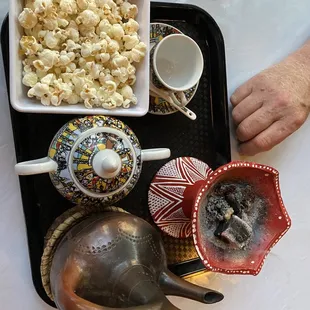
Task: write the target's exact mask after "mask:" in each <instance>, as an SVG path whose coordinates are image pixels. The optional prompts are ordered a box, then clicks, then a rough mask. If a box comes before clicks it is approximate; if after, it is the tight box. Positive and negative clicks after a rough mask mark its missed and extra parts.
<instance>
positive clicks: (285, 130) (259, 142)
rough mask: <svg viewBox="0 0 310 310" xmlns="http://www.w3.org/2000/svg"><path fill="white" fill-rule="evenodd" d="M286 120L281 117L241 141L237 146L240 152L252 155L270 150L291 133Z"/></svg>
mask: <svg viewBox="0 0 310 310" xmlns="http://www.w3.org/2000/svg"><path fill="white" fill-rule="evenodd" d="M286 122H287V121H286V120H285V119H281V120H279V121H277V122H275V123H273V124H272V125H271V126H270V127H268V128H267V129H266V130H264V131H263V132H261V133H260V134H259V135H257V136H256V137H254V138H253V139H252V140H250V141H248V142H245V143H242V144H241V145H240V148H239V152H240V154H242V155H247V156H254V155H256V154H258V153H261V152H266V151H269V150H271V149H272V148H273V147H274V146H276V145H277V144H279V143H281V142H282V141H283V140H284V139H286V138H287V137H288V136H289V135H290V134H291V133H292V131H291V130H290V129H289V127H288V126H287V124H286Z"/></svg>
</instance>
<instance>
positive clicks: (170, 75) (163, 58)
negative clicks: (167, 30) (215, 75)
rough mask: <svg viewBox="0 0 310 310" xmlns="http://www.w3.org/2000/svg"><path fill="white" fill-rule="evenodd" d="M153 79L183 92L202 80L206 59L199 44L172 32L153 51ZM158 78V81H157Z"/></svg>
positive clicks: (155, 83) (167, 87)
mask: <svg viewBox="0 0 310 310" xmlns="http://www.w3.org/2000/svg"><path fill="white" fill-rule="evenodd" d="M151 67H152V69H153V70H152V71H153V72H154V74H153V76H152V80H153V78H154V75H155V76H156V77H155V81H154V80H153V84H154V85H155V86H160V85H157V84H158V82H160V84H161V86H164V88H166V89H168V90H171V91H173V92H183V91H186V90H188V89H190V88H192V87H194V86H195V85H196V84H197V83H198V82H199V80H200V78H201V76H202V73H203V69H204V59H203V55H202V52H201V49H200V47H199V46H198V44H197V43H196V42H195V41H194V40H193V39H192V38H190V37H188V36H186V35H183V34H172V35H169V36H167V37H165V38H164V39H163V40H161V41H160V42H159V43H157V44H156V45H155V46H154V47H153V49H152V51H151ZM156 79H157V80H158V81H156Z"/></svg>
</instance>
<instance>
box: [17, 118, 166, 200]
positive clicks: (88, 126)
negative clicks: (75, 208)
mask: <svg viewBox="0 0 310 310" xmlns="http://www.w3.org/2000/svg"><path fill="white" fill-rule="evenodd" d="M169 157H170V150H169V149H165V148H164V149H151V150H142V149H141V146H140V143H139V141H138V139H137V137H136V135H135V134H134V133H133V131H132V130H131V129H130V128H129V127H128V126H127V125H125V124H124V123H123V122H122V121H120V120H118V119H115V118H111V117H106V116H87V117H84V118H77V119H74V120H72V121H70V122H68V123H67V124H65V125H64V126H63V127H62V128H61V129H60V130H59V131H58V133H57V134H56V136H55V137H54V139H53V141H52V143H51V145H50V148H49V152H48V157H46V158H42V159H39V160H33V161H28V162H23V163H18V164H17V165H16V166H15V170H16V173H17V174H18V175H34V174H41V173H49V174H50V178H51V180H52V183H53V184H54V186H55V187H56V189H57V190H58V191H59V192H60V193H61V194H62V195H63V196H64V197H65V198H67V199H68V200H70V201H72V202H73V203H76V204H80V203H83V204H84V205H85V204H93V203H97V202H99V203H104V204H106V205H111V204H114V203H115V202H117V201H119V200H121V199H123V198H124V197H125V196H126V195H128V194H129V192H130V191H131V190H132V189H133V188H134V186H135V185H136V183H137V182H138V179H139V177H140V174H141V170H142V163H143V161H151V160H160V159H165V158H169Z"/></svg>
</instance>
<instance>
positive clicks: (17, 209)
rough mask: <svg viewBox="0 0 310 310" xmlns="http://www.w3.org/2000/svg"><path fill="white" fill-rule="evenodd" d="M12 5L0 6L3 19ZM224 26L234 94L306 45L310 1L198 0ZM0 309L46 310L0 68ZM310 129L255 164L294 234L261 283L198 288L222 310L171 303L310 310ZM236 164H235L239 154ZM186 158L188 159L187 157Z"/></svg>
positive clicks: (215, 278)
mask: <svg viewBox="0 0 310 310" xmlns="http://www.w3.org/2000/svg"><path fill="white" fill-rule="evenodd" d="M9 1H10V0H0V19H1V21H2V19H3V18H4V15H5V14H6V12H7V11H8V6H9ZM171 2H181V3H186V2H187V3H192V4H197V5H199V6H201V7H203V8H204V9H206V10H207V11H208V12H209V13H210V14H211V15H212V16H213V17H214V18H215V20H216V21H217V22H218V24H219V25H220V27H221V29H222V31H223V34H224V38H225V43H226V52H227V69H228V72H227V74H228V87H229V93H230V94H231V92H232V91H233V90H234V89H235V88H236V87H237V86H238V85H240V83H242V82H244V81H245V80H246V79H248V78H249V77H251V76H253V75H254V74H255V73H257V72H259V71H260V70H261V69H263V68H265V67H267V66H269V65H271V64H273V63H274V62H276V61H278V60H280V59H281V58H282V57H284V56H286V55H287V54H288V53H290V52H291V51H293V50H294V49H296V48H297V47H298V46H299V45H301V44H302V43H303V42H304V41H305V40H306V39H307V38H308V36H309V34H310V18H309V14H310V13H309V12H310V1H309V0H298V1H296V0H272V1H271V0H193V1H186V0H183V1H181V0H180V1H171ZM0 66H1V70H0V98H1V99H2V103H1V105H0V171H1V177H0V275H1V276H0V304H1V305H0V308H1V309H5V310H13V309H14V310H15V309H23V310H42V309H43V310H48V309H52V308H50V307H49V306H47V305H46V304H45V303H44V302H43V301H42V300H41V299H40V298H39V297H38V295H37V293H36V292H35V290H34V288H33V284H32V279H31V273H30V265H29V259H28V248H27V239H26V230H25V223H24V218H23V211H22V205H21V197H20V193H19V185H18V180H17V177H16V176H15V174H14V170H13V166H14V163H15V156H14V145H13V138H12V131H11V122H10V117H9V110H8V102H7V91H6V85H5V80H4V73H3V70H2V67H3V63H2V60H1V61H0ZM309 133H310V122H308V123H307V124H305V125H304V126H303V128H302V129H301V130H300V131H299V132H298V133H296V134H294V135H293V136H292V137H290V138H289V139H287V140H286V141H285V142H284V143H283V144H282V145H280V146H279V147H277V148H275V149H274V150H273V151H271V152H269V153H267V154H264V155H259V156H257V157H255V158H251V160H256V161H258V162H260V163H264V164H269V165H271V166H274V167H275V168H277V169H278V170H279V171H280V181H281V187H282V192H283V199H284V202H285V204H286V207H287V209H288V211H289V213H290V215H291V217H292V221H293V226H292V228H291V230H290V231H289V233H288V234H287V235H286V236H285V237H284V238H283V239H282V241H281V242H280V243H279V244H278V245H277V246H276V247H275V248H274V249H273V251H272V253H271V254H270V256H269V258H268V259H267V262H266V264H265V266H264V268H263V270H262V272H261V274H260V275H259V276H257V277H248V276H223V275H212V276H210V277H209V278H208V277H206V276H203V277H199V278H197V279H194V281H195V282H196V283H199V284H206V285H208V286H210V287H212V288H214V289H219V290H220V291H222V292H223V293H224V295H225V297H226V298H225V300H224V302H222V303H220V304H218V305H216V306H205V305H201V304H198V303H195V302H192V301H188V300H184V299H182V298H172V300H173V302H174V303H175V304H176V305H177V306H178V307H180V308H181V309H195V310H200V309H214V310H224V309H225V310H227V309H240V310H246V309H252V310H262V309H264V310H289V309H292V310H303V309H308V307H309V306H308V302H309V301H308V300H309V296H308V291H309V289H307V288H306V287H307V286H308V283H307V280H308V279H309V276H310V268H309V261H308V258H309V255H310V242H309V239H308V238H309V236H310V227H309V218H310V208H308V202H309V198H308V192H309V184H310V174H309V173H308V172H309V170H310V169H309V168H308V165H307V164H306V163H307V159H308V158H309V154H310V143H309ZM232 142H233V143H232V145H233V154H234V155H233V157H234V159H236V158H238V155H237V154H236V152H235V151H234V149H235V143H234V140H232ZM185 155H186V154H185Z"/></svg>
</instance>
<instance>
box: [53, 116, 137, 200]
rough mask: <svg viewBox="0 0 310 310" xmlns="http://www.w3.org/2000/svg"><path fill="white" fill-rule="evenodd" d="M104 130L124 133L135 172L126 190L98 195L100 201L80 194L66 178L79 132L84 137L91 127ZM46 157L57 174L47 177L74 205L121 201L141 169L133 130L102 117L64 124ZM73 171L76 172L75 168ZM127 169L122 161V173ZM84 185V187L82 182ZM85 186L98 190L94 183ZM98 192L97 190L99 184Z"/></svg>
mask: <svg viewBox="0 0 310 310" xmlns="http://www.w3.org/2000/svg"><path fill="white" fill-rule="evenodd" d="M105 127H107V128H113V129H116V130H119V131H121V132H123V133H124V134H126V136H127V137H128V139H129V140H130V142H131V143H132V146H133V149H134V151H135V154H136V155H137V162H136V169H135V171H133V172H132V178H131V179H130V181H128V183H127V184H126V187H125V188H124V189H123V190H121V191H119V192H118V193H115V194H112V195H108V194H107V195H104V194H102V197H100V198H90V197H89V196H88V195H85V194H84V193H83V192H81V191H80V190H79V188H78V187H77V186H76V185H75V183H74V180H73V179H72V177H71V175H70V171H69V166H68V163H69V162H70V155H71V152H72V149H73V147H74V144H75V143H76V141H77V139H78V138H79V137H80V136H81V135H82V134H83V133H84V134H85V133H86V132H87V131H88V130H90V129H93V128H103V130H102V131H103V132H104V128H105ZM127 155H128V154H127ZM74 156H75V157H76V158H78V156H79V155H78V154H75V155H74ZM81 156H82V155H81ZM124 156H125V157H124V158H126V155H124ZM49 157H50V158H51V159H53V160H55V161H56V162H57V164H58V169H57V171H55V172H52V173H50V177H51V180H52V182H53V184H54V186H55V187H56V188H57V190H58V191H59V192H60V193H61V194H62V195H63V196H64V197H65V198H67V199H68V200H71V201H72V202H73V203H75V204H84V205H86V204H94V203H104V204H107V205H109V204H113V203H115V202H117V201H119V200H121V199H123V198H124V197H125V196H127V195H128V194H129V192H130V191H131V190H132V189H133V187H134V186H135V184H136V183H137V181H138V179H139V177H140V174H141V169H142V161H141V147H140V143H139V141H138V139H137V137H136V136H135V134H134V133H133V131H132V130H131V129H130V128H129V127H128V126H127V125H125V124H124V123H123V122H122V121H120V120H118V119H115V118H112V117H106V116H86V117H84V118H77V119H74V120H72V121H71V122H69V123H67V124H66V125H64V126H63V127H62V128H61V129H60V130H59V132H58V133H57V134H56V136H55V138H54V140H53V142H52V144H51V146H50V151H49ZM125 161H126V160H125ZM129 161H130V158H129V157H128V162H129ZM123 167H124V166H123ZM75 168H76V169H77V166H76V167H75ZM127 168H128V167H127ZM127 168H126V162H125V168H124V172H125V170H126V169H127ZM129 170H130V168H129ZM125 174H126V173H125ZM121 182H123V181H121ZM81 183H82V182H81ZM84 184H85V185H86V183H84ZM88 185H89V186H90V188H88V189H89V190H93V191H94V189H95V188H96V189H98V187H97V186H98V183H97V182H94V183H88V184H87V187H88ZM114 185H115V184H114ZM114 185H113V186H114ZM113 186H112V187H113ZM99 189H101V187H100V185H99ZM95 191H96V190H95Z"/></svg>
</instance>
